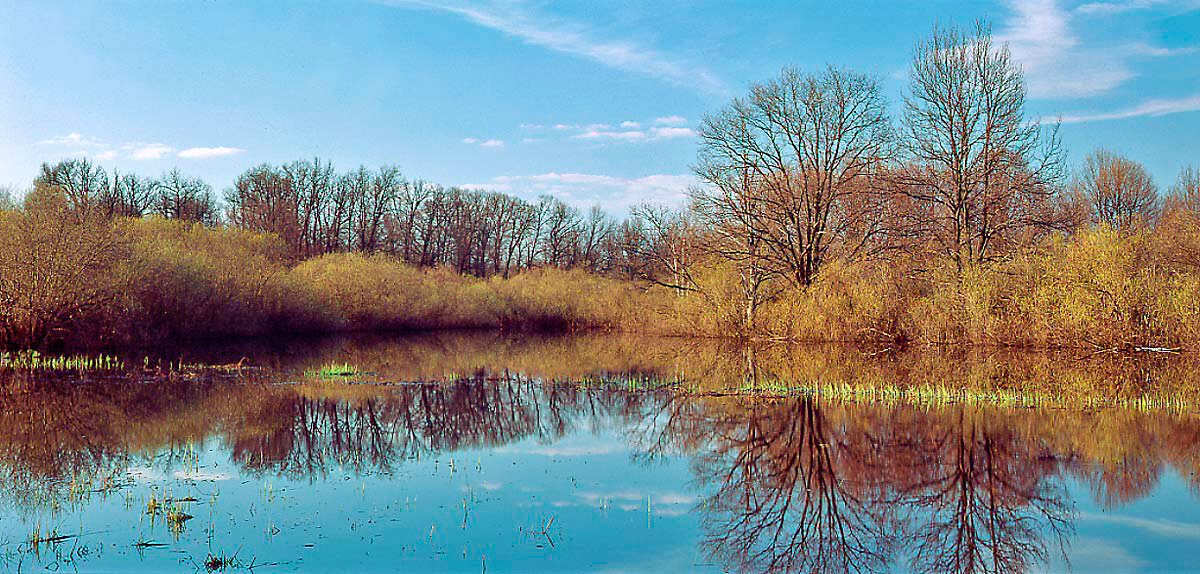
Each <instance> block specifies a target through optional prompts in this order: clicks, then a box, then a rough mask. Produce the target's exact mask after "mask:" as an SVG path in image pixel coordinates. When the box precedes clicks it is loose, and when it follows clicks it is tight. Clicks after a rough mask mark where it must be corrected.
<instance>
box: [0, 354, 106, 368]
mask: <svg viewBox="0 0 1200 574" xmlns="http://www.w3.org/2000/svg"><path fill="white" fill-rule="evenodd" d="M124 368H125V363H124V362H123V361H121V359H119V358H117V357H114V356H112V355H104V354H99V355H43V354H42V353H40V352H38V351H36V350H24V351H15V352H9V351H0V370H5V369H8V370H21V371H111V370H122V369H124Z"/></svg>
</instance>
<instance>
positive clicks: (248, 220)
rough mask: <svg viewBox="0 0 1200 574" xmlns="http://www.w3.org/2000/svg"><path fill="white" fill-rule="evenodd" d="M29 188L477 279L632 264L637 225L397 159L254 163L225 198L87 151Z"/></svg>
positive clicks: (84, 207)
mask: <svg viewBox="0 0 1200 574" xmlns="http://www.w3.org/2000/svg"><path fill="white" fill-rule="evenodd" d="M34 188H35V189H37V188H48V189H55V190H59V191H60V192H61V193H62V194H63V195H64V199H65V208H66V210H67V211H68V212H69V213H70V214H71V216H72V217H73V218H74V219H75V220H76V221H83V220H85V219H87V218H89V217H102V218H118V217H134V218H140V217H145V216H151V215H155V216H160V217H163V218H166V219H173V220H181V221H186V222H192V223H200V224H204V225H208V226H219V225H224V226H227V227H232V228H235V229H242V230H246V231H253V232H263V233H271V234H274V235H276V236H278V237H279V238H280V239H282V240H283V242H284V245H285V246H286V248H287V251H288V254H289V256H291V257H292V258H294V259H295V260H301V259H306V258H310V257H316V256H319V255H325V254H329V253H347V252H357V253H366V254H375V253H384V254H387V255H390V256H392V257H395V258H397V259H399V260H400V261H404V262H406V263H408V264H411V265H415V266H418V267H449V268H451V269H454V270H456V271H457V272H459V273H463V274H470V275H474V276H477V277H488V276H492V275H497V274H499V275H503V276H505V277H507V276H509V275H511V274H513V273H516V272H519V271H522V270H527V269H534V268H538V267H543V266H551V267H560V268H582V269H585V270H588V271H592V272H599V273H603V272H608V271H611V270H614V269H617V268H625V269H627V270H628V269H630V263H629V262H628V261H627V258H628V257H627V255H628V254H627V253H626V251H625V250H624V246H626V245H629V243H630V241H631V240H636V238H637V236H638V230H637V228H636V225H635V224H633V223H631V222H629V221H626V222H621V223H618V222H617V221H616V220H614V219H613V218H612V217H611V216H610V215H608V214H606V213H605V212H604V211H603V210H601V209H600V208H598V207H593V208H592V209H590V210H588V211H587V212H583V211H581V210H580V209H578V208H576V207H573V206H571V205H568V204H566V203H564V202H563V201H562V200H559V199H557V198H555V197H553V196H549V195H544V196H542V197H540V198H538V199H537V200H536V201H526V200H524V199H521V198H518V197H515V196H512V195H508V194H503V193H497V192H492V191H479V190H473V189H463V188H458V187H445V186H442V185H438V184H435V183H430V182H427V181H424V180H419V179H417V180H410V179H407V178H406V177H404V175H403V174H402V173H401V172H400V170H399V169H398V168H396V167H394V166H383V167H381V168H379V169H368V168H366V167H359V168H357V169H353V170H350V171H346V172H339V171H337V170H336V169H335V168H334V166H333V165H332V164H331V163H329V162H327V161H323V160H321V159H320V158H316V159H313V160H301V161H294V162H291V163H287V164H283V165H278V166H275V165H265V164H264V165H260V166H257V167H254V168H251V169H249V170H247V171H246V172H245V173H243V174H242V175H240V176H238V178H237V180H236V182H235V183H234V184H233V186H232V187H230V188H229V189H228V190H226V191H225V195H224V201H223V202H220V201H218V200H217V198H216V196H215V195H214V193H213V191H212V187H211V186H210V185H209V184H207V183H205V182H204V181H202V180H200V179H197V178H193V177H188V176H186V175H183V174H180V173H179V171H178V170H173V171H170V172H168V173H166V174H164V175H163V176H161V177H159V178H148V177H144V176H140V175H136V174H120V173H116V172H114V173H113V174H112V175H111V176H110V175H109V174H108V173H107V172H106V171H105V169H104V168H103V167H100V166H98V165H96V164H94V163H92V162H90V161H89V160H88V159H86V158H78V159H68V160H64V161H60V162H58V163H56V164H53V165H43V166H42V172H41V174H40V175H39V176H38V178H37V180H36V181H35V182H34Z"/></svg>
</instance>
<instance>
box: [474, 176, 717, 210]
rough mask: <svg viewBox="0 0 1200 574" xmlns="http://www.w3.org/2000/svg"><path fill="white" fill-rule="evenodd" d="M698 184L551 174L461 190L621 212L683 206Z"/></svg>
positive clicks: (670, 178) (684, 179)
mask: <svg viewBox="0 0 1200 574" xmlns="http://www.w3.org/2000/svg"><path fill="white" fill-rule="evenodd" d="M695 184H696V178H695V177H693V176H691V175H675V174H654V175H647V176H644V177H636V178H623V177H615V176H611V175H603V174H593V173H571V172H566V173H559V172H550V173H542V174H534V175H502V176H497V177H494V178H492V179H491V181H487V182H482V183H470V184H466V185H463V186H462V187H465V188H470V189H488V190H493V191H502V192H506V193H514V194H517V195H521V196H525V197H527V198H533V197H536V196H539V195H543V194H548V195H553V196H555V197H557V198H559V199H561V200H563V201H565V202H567V203H570V204H572V205H576V206H578V207H590V206H593V205H599V206H600V207H603V208H605V209H607V210H609V211H611V212H614V213H616V212H621V211H624V210H627V209H629V208H630V207H633V206H634V205H637V204H640V203H645V202H649V203H655V204H666V205H675V206H678V205H682V204H683V203H684V202H685V201H686V198H687V189H688V188H689V187H691V186H693V185H695Z"/></svg>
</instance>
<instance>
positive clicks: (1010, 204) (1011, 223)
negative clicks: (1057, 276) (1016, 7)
mask: <svg viewBox="0 0 1200 574" xmlns="http://www.w3.org/2000/svg"><path fill="white" fill-rule="evenodd" d="M909 78H910V87H909V91H908V93H907V94H906V95H905V98H904V108H905V111H904V126H903V135H904V136H905V147H906V148H907V149H906V151H907V153H908V156H909V161H910V164H909V166H908V168H907V169H905V170H903V171H902V172H901V174H900V176H899V177H898V178H897V182H896V183H897V189H898V190H899V191H900V192H901V193H903V194H906V195H908V196H910V197H912V198H913V199H916V200H918V201H919V202H922V203H925V204H928V206H929V207H930V208H931V209H930V210H929V211H927V212H924V213H926V215H927V217H928V218H929V220H928V221H925V222H924V223H925V225H926V226H927V227H928V228H929V229H928V231H929V234H930V235H931V236H932V237H933V238H934V239H935V240H936V242H937V243H938V244H939V245H940V247H941V248H942V249H943V250H944V251H945V252H946V253H947V254H948V255H950V256H951V257H952V258H953V259H954V261H955V263H956V265H957V266H958V267H959V268H962V267H963V266H964V265H965V264H967V263H969V262H972V261H986V260H988V259H990V258H992V256H993V254H994V253H995V252H997V251H998V250H999V249H1000V247H1001V245H1002V244H1003V243H1004V242H1005V241H1006V240H1007V239H1009V238H1011V237H1013V236H1015V235H1017V234H1019V233H1020V232H1021V231H1022V230H1025V229H1027V228H1029V227H1031V226H1041V225H1051V224H1054V223H1055V221H1054V219H1053V217H1054V215H1053V213H1051V211H1050V210H1049V208H1048V204H1049V201H1048V200H1049V199H1050V198H1051V196H1052V195H1053V194H1054V193H1055V192H1056V191H1057V187H1058V183H1059V182H1060V181H1061V179H1062V154H1061V149H1060V146H1059V142H1058V137H1057V128H1055V129H1053V130H1051V131H1050V132H1049V133H1048V134H1044V133H1043V130H1042V128H1041V126H1040V125H1039V124H1038V123H1037V122H1031V121H1028V120H1027V119H1026V118H1025V81H1024V78H1023V76H1022V73H1021V70H1020V68H1019V67H1018V65H1017V64H1016V63H1014V62H1013V61H1012V57H1011V55H1010V54H1009V50H1008V46H1007V45H1000V46H997V45H996V44H995V43H994V42H993V41H992V33H991V29H990V28H989V27H988V26H987V25H986V24H984V23H979V24H977V25H976V27H975V30H974V31H973V32H966V31H963V30H959V29H958V28H954V27H949V28H934V30H933V33H932V34H931V35H930V36H929V37H928V38H926V39H925V40H923V41H922V42H920V43H919V44H918V45H917V48H916V52H915V54H914V55H913V61H912V65H911V68H910V71H909Z"/></svg>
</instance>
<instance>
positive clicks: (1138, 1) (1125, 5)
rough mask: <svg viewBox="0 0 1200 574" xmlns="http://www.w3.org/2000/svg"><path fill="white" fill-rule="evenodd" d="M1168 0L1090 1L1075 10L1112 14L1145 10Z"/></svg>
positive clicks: (1103, 14) (1094, 13) (1081, 12)
mask: <svg viewBox="0 0 1200 574" xmlns="http://www.w3.org/2000/svg"><path fill="white" fill-rule="evenodd" d="M1166 3H1167V0H1128V1H1126V2H1088V3H1087V4H1080V5H1079V6H1077V7H1076V8H1075V11H1076V12H1078V13H1080V14H1088V15H1100V16H1111V15H1113V14H1123V13H1125V12H1131V11H1134V10H1144V9H1146V8H1153V7H1155V6H1161V5H1163V4H1166Z"/></svg>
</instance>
